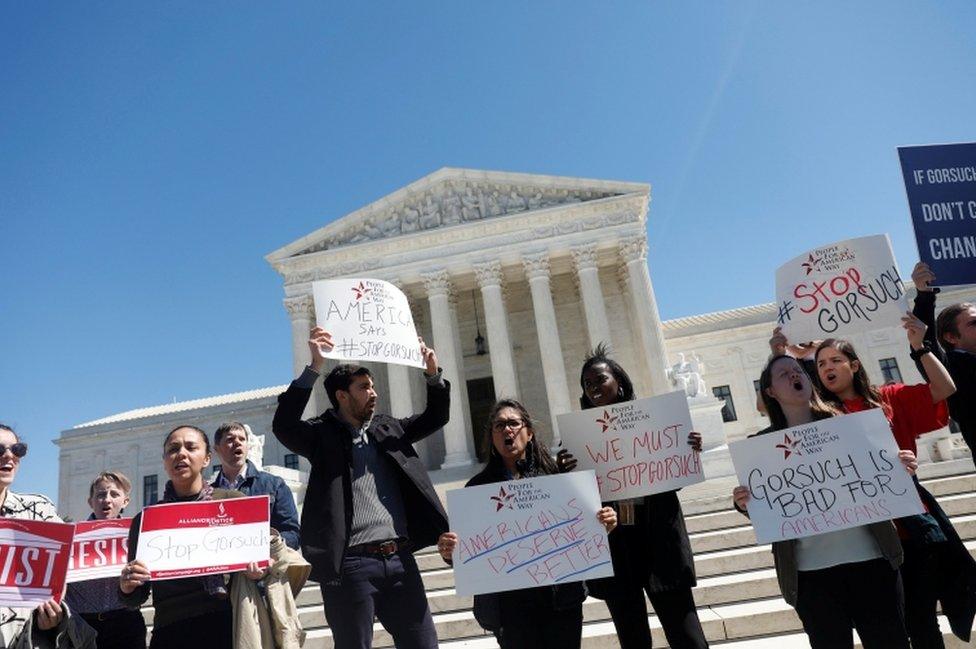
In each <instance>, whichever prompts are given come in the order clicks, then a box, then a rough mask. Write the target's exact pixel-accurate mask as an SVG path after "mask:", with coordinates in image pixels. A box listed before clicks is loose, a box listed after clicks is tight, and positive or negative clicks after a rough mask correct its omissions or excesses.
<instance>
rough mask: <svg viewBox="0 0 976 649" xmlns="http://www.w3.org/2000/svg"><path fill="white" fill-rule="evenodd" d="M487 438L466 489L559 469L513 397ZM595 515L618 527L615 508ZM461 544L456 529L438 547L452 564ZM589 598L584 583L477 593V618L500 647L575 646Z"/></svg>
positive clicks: (494, 415)
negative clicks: (484, 459) (483, 461)
mask: <svg viewBox="0 0 976 649" xmlns="http://www.w3.org/2000/svg"><path fill="white" fill-rule="evenodd" d="M485 441H486V445H487V446H488V448H489V457H488V464H487V465H486V466H485V468H484V470H482V471H481V473H479V474H478V475H476V476H474V477H473V478H471V479H470V480H469V481H468V483H467V484H466V485H465V487H473V486H477V485H483V484H491V483H493V482H505V481H508V480H512V479H519V478H529V477H534V476H540V475H549V474H554V473H558V472H559V471H558V469H557V468H556V464H555V462H553V460H552V456H551V455H550V454H549V450H548V449H547V448H546V446H545V444H543V443H542V442H541V441H539V440H538V439H537V438H536V437H535V431H534V429H533V427H532V418H531V417H530V416H529V413H528V411H527V410H526V409H525V407H524V406H523V405H522V404H521V403H519V402H518V401H515V400H514V399H503V400H501V401H499V402H498V403H496V404H495V406H494V407H493V408H492V410H491V413H490V414H489V416H488V426H487V430H486V433H485ZM596 516H597V519H598V520H599V521H600V522H601V523H602V524H603V525H604V526H605V527H606V529H607V531H608V532H609V531H611V530H613V528H614V527H616V525H617V514H616V512H614V511H613V509H611V508H610V507H604V508H603V509H601V510H600V511H598V512H597V513H596ZM611 538H613V537H611ZM457 544H458V536H457V534H455V533H454V532H445V533H443V534H441V536H440V538H439V539H438V541H437V549H438V551H439V552H440V554H441V557H442V558H443V559H444V561H446V562H447V563H451V562H452V560H453V556H454V550H455V548H456V547H457ZM584 599H586V589H585V587H584V586H583V582H571V583H566V584H561V585H557V586H540V587H538V588H526V589H522V590H515V591H509V592H503V593H491V594H487V595H475V596H474V616H475V619H477V620H478V623H479V624H480V625H481V626H482V627H484V628H485V629H487V630H488V631H491V632H493V633H494V634H495V638H496V639H497V640H498V644H499V645H500V646H501V649H528V648H531V649H572V648H573V647H576V648H578V647H579V646H580V643H581V636H582V630H583V600H584Z"/></svg>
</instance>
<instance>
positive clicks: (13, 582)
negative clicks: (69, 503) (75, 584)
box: [0, 518, 75, 608]
mask: <svg viewBox="0 0 976 649" xmlns="http://www.w3.org/2000/svg"><path fill="white" fill-rule="evenodd" d="M74 532H75V526H74V525H71V524H68V523H52V522H48V521H29V520H21V519H17V518H0V606H9V607H12V608H34V607H35V606H37V605H38V604H42V603H44V602H46V601H47V600H49V599H52V598H53V599H54V600H56V601H59V602H60V601H61V596H62V595H63V594H64V587H65V583H66V582H65V575H66V573H67V572H68V557H69V556H70V554H71V538H72V536H73V535H74Z"/></svg>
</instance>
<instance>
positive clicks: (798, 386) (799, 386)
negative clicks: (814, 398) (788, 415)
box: [793, 378, 803, 392]
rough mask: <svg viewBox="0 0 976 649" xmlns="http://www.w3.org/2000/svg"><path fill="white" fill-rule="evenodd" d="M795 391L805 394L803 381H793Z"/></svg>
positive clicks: (797, 379)
mask: <svg viewBox="0 0 976 649" xmlns="http://www.w3.org/2000/svg"><path fill="white" fill-rule="evenodd" d="M793 389H794V390H796V391H797V392H803V381H801V380H800V379H799V378H796V379H793Z"/></svg>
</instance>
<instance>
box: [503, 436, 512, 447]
mask: <svg viewBox="0 0 976 649" xmlns="http://www.w3.org/2000/svg"><path fill="white" fill-rule="evenodd" d="M502 444H504V445H505V446H506V447H508V448H511V447H513V446H515V438H514V437H506V438H505V440H504V441H503V442H502Z"/></svg>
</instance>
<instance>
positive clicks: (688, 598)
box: [606, 581, 708, 649]
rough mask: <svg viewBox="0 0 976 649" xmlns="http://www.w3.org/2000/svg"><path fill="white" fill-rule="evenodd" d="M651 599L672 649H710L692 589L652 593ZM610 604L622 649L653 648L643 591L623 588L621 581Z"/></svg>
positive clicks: (616, 582)
mask: <svg viewBox="0 0 976 649" xmlns="http://www.w3.org/2000/svg"><path fill="white" fill-rule="evenodd" d="M647 597H648V598H649V599H650V600H651V606H653V607H654V613H655V614H656V615H657V617H658V619H659V620H660V621H661V626H662V627H664V635H665V637H667V639H668V646H670V647H671V648H672V649H706V648H707V647H708V641H707V640H705V632H704V631H702V627H701V622H700V621H699V620H698V611H696V610H695V598H694V597H692V595H691V589H690V588H678V589H676V590H668V591H662V592H657V593H652V592H648V593H647ZM606 601H607V608H608V609H610V617H612V618H613V626H614V627H615V628H616V629H617V638H618V639H619V640H620V647H621V649H647V647H650V646H652V645H651V627H650V625H649V624H648V621H647V602H646V601H644V591H643V590H641V589H640V588H637V587H629V588H626V587H625V588H621V587H620V584H619V581H615V584H614V586H613V590H612V591H611V592H609V593H608V597H607V600H606Z"/></svg>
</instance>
